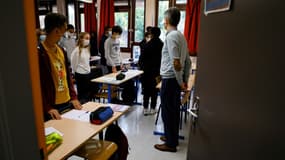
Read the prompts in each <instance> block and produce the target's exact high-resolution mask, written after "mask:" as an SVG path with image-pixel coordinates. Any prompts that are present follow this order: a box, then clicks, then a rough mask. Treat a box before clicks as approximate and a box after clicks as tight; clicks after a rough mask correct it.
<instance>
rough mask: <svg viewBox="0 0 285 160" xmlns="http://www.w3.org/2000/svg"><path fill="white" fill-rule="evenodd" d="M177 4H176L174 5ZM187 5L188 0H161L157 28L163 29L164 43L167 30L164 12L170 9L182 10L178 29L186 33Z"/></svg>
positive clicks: (162, 37) (161, 37)
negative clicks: (164, 23) (164, 22)
mask: <svg viewBox="0 0 285 160" xmlns="http://www.w3.org/2000/svg"><path fill="white" fill-rule="evenodd" d="M174 2H175V3H174ZM186 4H187V0H176V1H175V0H159V1H158V9H157V13H156V15H157V26H158V27H159V28H160V29H161V35H160V39H161V40H163V41H164V39H165V34H166V30H165V29H164V25H163V21H164V12H165V11H166V10H167V9H168V8H170V7H177V8H178V9H179V10H180V14H181V16H180V22H179V24H178V26H177V29H178V30H179V31H180V32H181V33H184V28H185V17H186Z"/></svg>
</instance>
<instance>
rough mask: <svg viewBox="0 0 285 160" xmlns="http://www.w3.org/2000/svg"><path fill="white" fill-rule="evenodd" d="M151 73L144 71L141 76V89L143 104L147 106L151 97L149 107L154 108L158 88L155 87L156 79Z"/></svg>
mask: <svg viewBox="0 0 285 160" xmlns="http://www.w3.org/2000/svg"><path fill="white" fill-rule="evenodd" d="M155 77H156V76H154V75H153V74H151V73H150V74H148V73H147V72H145V73H144V74H143V75H142V77H141V82H142V89H143V106H144V108H145V109H147V108H148V105H149V99H151V103H150V107H151V109H155V107H156V102H157V94H158V89H157V88H156V80H155Z"/></svg>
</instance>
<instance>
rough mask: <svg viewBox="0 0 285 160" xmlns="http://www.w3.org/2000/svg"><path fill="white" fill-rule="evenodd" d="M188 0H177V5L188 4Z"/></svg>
mask: <svg viewBox="0 0 285 160" xmlns="http://www.w3.org/2000/svg"><path fill="white" fill-rule="evenodd" d="M186 3H187V0H176V4H186Z"/></svg>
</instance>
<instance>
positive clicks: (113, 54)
mask: <svg viewBox="0 0 285 160" xmlns="http://www.w3.org/2000/svg"><path fill="white" fill-rule="evenodd" d="M122 32H123V30H122V28H121V27H120V26H114V27H113V28H112V36H111V37H109V38H108V39H107V40H106V41H105V44H104V49H105V58H106V64H107V68H108V71H109V73H116V72H117V71H118V70H121V65H122V58H121V53H120V40H119V38H120V36H121V34H122Z"/></svg>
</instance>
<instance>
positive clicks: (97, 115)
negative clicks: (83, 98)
mask: <svg viewBox="0 0 285 160" xmlns="http://www.w3.org/2000/svg"><path fill="white" fill-rule="evenodd" d="M113 113H114V112H113V110H112V108H111V107H110V106H106V107H100V108H98V109H96V110H95V111H93V112H91V113H90V122H91V123H93V124H102V123H104V122H105V121H107V120H108V119H109V118H111V117H112V116H113Z"/></svg>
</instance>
